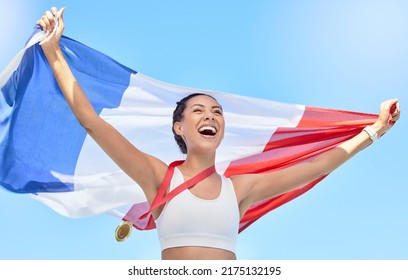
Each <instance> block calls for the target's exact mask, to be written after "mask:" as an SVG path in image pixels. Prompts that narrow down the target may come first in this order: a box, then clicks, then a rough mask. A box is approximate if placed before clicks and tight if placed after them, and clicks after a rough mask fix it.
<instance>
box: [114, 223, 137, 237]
mask: <svg viewBox="0 0 408 280" xmlns="http://www.w3.org/2000/svg"><path fill="white" fill-rule="evenodd" d="M132 227H133V225H132V223H131V222H128V221H123V222H121V223H120V224H119V225H118V227H117V228H116V230H115V239H116V241H118V242H122V241H125V240H126V239H127V238H128V237H129V235H130V233H131V232H132Z"/></svg>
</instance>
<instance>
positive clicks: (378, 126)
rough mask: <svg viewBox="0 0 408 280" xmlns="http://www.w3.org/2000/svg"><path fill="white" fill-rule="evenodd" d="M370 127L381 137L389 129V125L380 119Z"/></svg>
mask: <svg viewBox="0 0 408 280" xmlns="http://www.w3.org/2000/svg"><path fill="white" fill-rule="evenodd" d="M370 127H371V128H372V129H373V130H374V131H375V132H376V133H377V135H378V138H380V137H381V136H382V135H383V134H384V133H385V132H386V131H387V126H386V125H385V124H382V123H380V122H378V121H376V122H375V123H373V124H372V125H371V126H370Z"/></svg>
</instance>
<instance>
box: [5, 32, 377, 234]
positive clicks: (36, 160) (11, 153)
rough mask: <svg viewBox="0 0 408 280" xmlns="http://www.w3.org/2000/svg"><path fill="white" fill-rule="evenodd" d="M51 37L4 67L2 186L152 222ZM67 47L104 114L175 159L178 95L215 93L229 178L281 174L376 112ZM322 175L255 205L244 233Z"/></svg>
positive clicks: (61, 206)
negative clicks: (265, 92) (163, 77)
mask: <svg viewBox="0 0 408 280" xmlns="http://www.w3.org/2000/svg"><path fill="white" fill-rule="evenodd" d="M43 36H44V32H42V31H41V30H39V29H38V28H37V29H35V31H34V33H33V36H31V38H30V40H29V42H28V43H27V45H26V47H25V48H24V49H23V50H22V51H21V52H20V53H19V54H18V55H17V56H16V57H15V58H14V59H13V60H12V61H11V63H10V64H9V65H8V66H7V67H6V69H4V71H3V72H2V73H1V74H0V89H1V93H2V94H1V96H0V186H1V187H3V188H5V189H7V190H9V191H11V192H15V193H26V194H30V195H31V196H32V197H33V198H35V199H37V200H39V201H40V202H42V203H44V204H46V205H47V206H49V207H50V208H51V209H53V210H55V211H56V212H58V213H60V214H61V215H64V216H67V217H72V218H78V217H85V216H92V215H98V214H102V213H105V214H112V215H115V216H117V217H118V218H120V219H125V218H124V217H125V214H126V213H128V212H129V209H133V210H134V209H137V210H138V212H134V211H133V212H132V214H133V217H132V218H131V219H132V223H133V224H134V226H135V227H136V228H138V229H151V228H154V225H150V224H148V223H147V219H139V217H140V215H142V214H143V213H144V212H145V211H146V210H147V209H148V205H147V202H146V198H145V196H144V194H143V192H142V190H141V188H140V187H139V186H138V185H137V184H136V183H135V182H134V181H133V180H131V179H130V178H129V177H128V176H127V175H126V174H125V173H124V172H123V171H122V170H121V169H120V168H119V167H118V166H117V165H116V164H115V163H114V162H113V161H112V160H111V159H110V158H109V157H108V156H107V155H106V154H105V153H104V152H103V151H102V150H101V148H99V146H97V145H96V143H95V142H94V141H93V140H92V139H91V138H90V137H89V136H88V135H87V134H86V132H85V130H84V129H83V128H82V127H81V126H80V124H79V123H78V121H77V120H76V119H75V116H74V115H73V113H72V112H71V110H70V108H69V107H68V105H67V103H66V102H65V100H64V97H63V95H62V93H61V91H60V89H59V87H58V85H57V83H56V81H55V79H54V77H53V74H52V72H51V69H50V67H49V65H48V63H47V61H46V58H45V56H44V54H43V52H42V49H41V47H40V46H39V44H38V42H39V41H40V40H41V38H43ZM60 44H61V48H62V50H63V53H64V55H65V58H66V59H67V61H68V63H69V65H70V67H71V69H72V71H73V73H74V75H75V77H76V78H77V80H78V81H79V83H80V84H81V86H82V88H83V89H84V91H85V93H86V94H87V96H88V98H89V99H90V101H91V103H92V104H93V106H94V108H95V110H96V111H97V112H98V114H99V115H100V116H101V117H102V118H104V119H105V120H106V121H107V122H109V123H110V124H112V125H113V126H114V127H115V128H116V129H117V130H118V131H120V132H121V133H122V134H123V135H124V136H125V137H126V138H127V139H128V140H130V142H131V143H133V145H135V146H136V147H138V148H139V149H140V150H142V151H144V152H146V153H149V154H152V155H153V156H156V157H158V158H160V159H161V160H163V161H165V162H167V163H170V162H172V161H174V160H177V159H183V155H182V154H181V153H180V152H179V149H178V147H177V145H176V143H175V141H174V139H173V134H172V130H171V127H172V113H173V110H174V108H175V105H176V102H177V101H178V100H180V99H181V98H183V97H185V96H186V95H188V94H191V93H195V92H202V93H206V94H209V95H212V96H214V97H215V98H216V99H217V100H218V102H219V103H220V104H221V105H222V106H223V110H224V116H225V122H226V129H225V137H224V140H223V143H222V144H221V146H220V147H219V149H218V151H217V158H216V169H217V172H218V173H220V174H224V175H225V176H227V177H230V176H233V175H236V174H244V173H263V172H273V171H274V170H278V169H280V168H285V167H287V166H291V165H294V164H297V163H299V162H302V161H307V160H310V159H312V158H313V157H315V156H317V155H319V154H321V153H322V152H324V151H327V150H329V149H332V148H334V147H335V146H337V145H339V144H340V143H342V142H344V141H345V140H347V139H350V138H351V137H353V136H354V135H356V134H358V133H359V132H360V131H361V130H362V129H363V128H364V127H365V126H367V125H370V124H372V123H373V122H374V121H375V120H376V118H377V115H375V114H366V113H359V112H350V111H341V110H333V109H323V108H316V107H309V106H303V105H296V104H285V103H278V102H273V101H270V100H265V99H257V98H250V97H245V96H240V95H235V94H231V93H223V92H218V91H213V90H203V89H197V88H188V87H183V86H178V85H173V84H169V83H165V82H162V81H158V80H155V79H153V78H151V77H148V76H146V75H144V74H142V73H139V72H136V71H134V70H132V69H130V68H128V67H126V66H124V65H121V64H119V63H118V62H116V61H114V60H113V59H111V58H110V57H108V56H106V55H104V54H102V53H100V52H98V51H96V50H94V49H91V48H89V47H87V46H85V45H83V44H81V43H79V42H77V41H75V40H72V39H70V38H68V37H63V38H62V39H61V41H60ZM135 164H143V163H140V162H138V163H135ZM323 178H324V177H322V178H319V179H318V180H316V181H313V182H310V183H309V184H307V185H305V186H303V187H301V188H298V189H296V190H294V191H291V192H288V193H285V194H282V195H280V196H278V197H273V198H270V199H267V200H265V201H262V202H259V203H257V204H255V205H252V207H251V208H250V209H249V210H248V211H247V213H246V214H245V215H244V217H243V218H242V220H241V224H240V231H242V230H244V229H245V228H246V227H248V226H249V225H250V224H252V223H253V222H254V221H256V220H257V219H259V218H260V217H261V216H263V215H264V214H266V213H268V212H269V211H271V210H273V209H275V208H277V207H279V206H281V205H282V204H285V203H287V202H289V201H290V200H292V199H294V198H296V197H298V196H299V195H301V194H303V193H305V192H306V191H308V190H309V189H311V188H312V187H313V186H315V185H316V184H317V183H318V182H319V181H321V180H322V179H323ZM271 187H273V182H271ZM129 213H130V212H129ZM139 214H140V215H139Z"/></svg>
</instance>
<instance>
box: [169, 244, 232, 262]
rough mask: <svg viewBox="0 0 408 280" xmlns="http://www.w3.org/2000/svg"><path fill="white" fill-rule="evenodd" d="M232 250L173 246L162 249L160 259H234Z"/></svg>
mask: <svg viewBox="0 0 408 280" xmlns="http://www.w3.org/2000/svg"><path fill="white" fill-rule="evenodd" d="M236 259H237V257H236V256H235V254H234V253H233V252H230V251H227V250H223V249H218V248H209V247H196V246H186V247H175V248H168V249H165V250H163V251H162V260H236Z"/></svg>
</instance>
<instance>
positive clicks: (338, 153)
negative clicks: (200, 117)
mask: <svg viewBox="0 0 408 280" xmlns="http://www.w3.org/2000/svg"><path fill="white" fill-rule="evenodd" d="M399 117H400V105H399V103H398V101H397V99H390V100H387V101H385V102H383V103H382V104H381V108H380V114H379V117H378V119H377V121H376V122H375V123H374V124H373V125H371V126H370V128H371V130H372V131H373V132H375V133H377V134H378V136H381V135H383V134H384V133H385V132H387V131H388V130H389V129H390V128H391V127H392V124H394V123H395V122H396V121H397V120H398V119H399ZM369 132H370V131H369ZM369 132H367V131H364V130H363V131H362V132H360V133H359V134H358V135H356V136H355V137H353V138H351V139H350V140H348V141H345V142H344V143H342V144H340V145H339V146H337V147H336V148H334V149H331V150H329V151H327V152H324V153H322V154H321V155H319V156H318V157H316V158H315V159H314V160H312V161H310V162H305V163H300V164H297V165H294V166H291V167H288V168H285V169H281V170H278V171H275V172H270V173H266V174H254V175H240V176H236V177H234V178H232V180H233V182H234V186H235V187H236V189H237V196H238V200H239V202H240V208H241V211H243V212H245V211H246V209H247V208H248V207H250V205H252V203H254V202H257V201H261V200H264V199H267V198H271V197H274V196H277V195H280V194H283V193H285V192H288V191H291V190H294V189H296V188H298V187H301V186H304V185H305V184H307V183H309V182H311V181H313V180H315V179H317V178H319V177H321V176H322V175H326V174H328V173H330V172H332V171H333V170H335V169H336V168H337V167H339V166H340V165H342V164H343V163H344V162H346V161H347V160H349V159H350V158H352V157H353V156H354V155H355V154H357V153H358V152H360V151H362V150H363V149H365V148H366V147H368V146H369V145H370V144H371V143H372V140H371V138H370V136H369Z"/></svg>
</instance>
